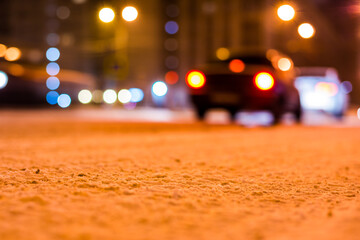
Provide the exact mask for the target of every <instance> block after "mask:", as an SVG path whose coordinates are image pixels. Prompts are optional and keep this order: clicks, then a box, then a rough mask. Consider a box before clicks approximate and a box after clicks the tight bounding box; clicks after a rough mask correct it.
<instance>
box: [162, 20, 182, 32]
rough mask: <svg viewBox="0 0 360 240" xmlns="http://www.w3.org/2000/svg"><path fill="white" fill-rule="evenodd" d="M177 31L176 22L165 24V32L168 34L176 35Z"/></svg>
mask: <svg viewBox="0 0 360 240" xmlns="http://www.w3.org/2000/svg"><path fill="white" fill-rule="evenodd" d="M178 30H179V25H178V24H177V22H175V21H168V22H166V24H165V31H166V32H167V33H168V34H175V33H177V32H178Z"/></svg>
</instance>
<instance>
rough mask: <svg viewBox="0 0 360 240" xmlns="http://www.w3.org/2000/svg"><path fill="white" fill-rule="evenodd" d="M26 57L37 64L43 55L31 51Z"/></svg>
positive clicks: (40, 52) (36, 50)
mask: <svg viewBox="0 0 360 240" xmlns="http://www.w3.org/2000/svg"><path fill="white" fill-rule="evenodd" d="M27 57H28V59H29V60H30V61H31V62H33V63H39V62H40V61H41V60H42V59H43V53H42V51H40V50H38V49H31V50H30V51H29V52H28V54H27Z"/></svg>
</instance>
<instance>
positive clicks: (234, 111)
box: [228, 108, 238, 121]
mask: <svg viewBox="0 0 360 240" xmlns="http://www.w3.org/2000/svg"><path fill="white" fill-rule="evenodd" d="M228 111H229V113H230V118H231V121H235V120H236V114H237V112H238V109H237V108H229V109H228Z"/></svg>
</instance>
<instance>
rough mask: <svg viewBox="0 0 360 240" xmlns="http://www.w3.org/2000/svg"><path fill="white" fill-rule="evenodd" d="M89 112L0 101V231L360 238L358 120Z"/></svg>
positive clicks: (0, 235)
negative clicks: (204, 119) (208, 120)
mask: <svg viewBox="0 0 360 240" xmlns="http://www.w3.org/2000/svg"><path fill="white" fill-rule="evenodd" d="M110 112H111V111H110ZM34 113H36V114H34ZM84 114H85V111H76V112H71V111H70V112H69V111H66V112H57V111H45V110H37V111H30V110H28V111H0V116H1V118H0V162H1V164H0V239H2V240H8V239H39V240H42V239H127V240H128V239H129V240H132V239H134V240H140V239H150V240H152V239H154V240H155V239H156V240H161V239H169V240H170V239H171V240H173V239H174V240H177V239H194V240H195V239H196V240H199V239H206V240H209V239H210V240H212V239H214V240H215V239H216V240H217V239H254V240H262V239H326V240H329V239H351V240H352V239H354V240H355V239H359V236H360V147H359V144H360V128H359V127H358V126H357V123H356V120H355V119H351V120H349V121H348V120H347V121H348V122H346V124H345V123H344V124H338V123H334V122H331V121H330V122H327V124H324V125H321V126H318V125H311V124H308V125H291V124H290V125H289V124H284V125H280V126H276V127H253V128H244V127H241V126H239V125H237V124H230V125H226V124H204V123H200V122H196V121H194V120H193V118H192V117H191V114H190V113H189V115H187V114H188V113H186V114H180V115H179V116H176V117H175V119H174V115H171V114H170V115H168V117H169V119H170V120H168V121H162V122H161V121H160V120H161V119H160V120H159V119H158V121H156V119H155V120H154V121H152V122H151V121H150V122H144V121H143V120H144V119H142V118H141V117H138V118H136V116H132V118H131V119H132V120H135V121H136V120H137V121H138V122H127V121H128V120H130V119H126V118H125V117H124V118H122V119H118V117H114V116H112V114H111V113H109V112H107V111H104V112H98V115H97V114H96V113H95V112H92V111H90V113H89V112H88V113H86V114H85V115H86V117H84ZM91 114H92V115H91ZM106 114H108V115H106ZM133 114H137V113H133ZM139 114H140V113H139ZM159 114H160V113H159ZM162 114H165V115H166V114H167V113H164V112H162ZM90 115H91V116H92V117H90ZM140 115H141V114H140ZM156 117H159V116H158V115H157V116H155V118H156ZM162 119H163V118H162ZM219 119H220V118H218V119H217V121H219ZM120 120H121V121H120ZM175 120H176V121H175ZM159 121H160V122H159ZM339 126H345V127H339Z"/></svg>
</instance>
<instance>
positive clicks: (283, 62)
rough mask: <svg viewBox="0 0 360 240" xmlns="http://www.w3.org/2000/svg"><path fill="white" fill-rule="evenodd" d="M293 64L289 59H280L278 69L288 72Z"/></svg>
mask: <svg viewBox="0 0 360 240" xmlns="http://www.w3.org/2000/svg"><path fill="white" fill-rule="evenodd" d="M292 66H293V64H292V61H291V60H290V59H289V58H280V59H279V60H278V68H279V69H280V70H281V71H289V70H290V69H291V68H292Z"/></svg>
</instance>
